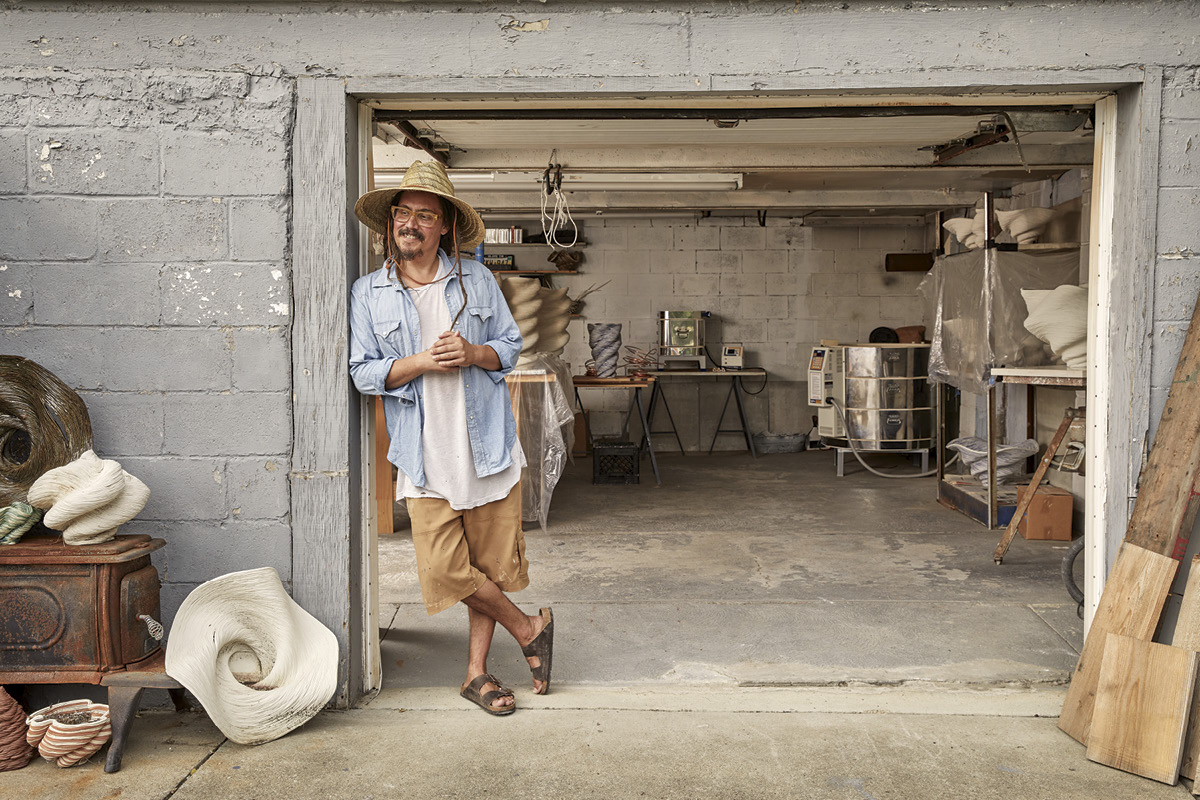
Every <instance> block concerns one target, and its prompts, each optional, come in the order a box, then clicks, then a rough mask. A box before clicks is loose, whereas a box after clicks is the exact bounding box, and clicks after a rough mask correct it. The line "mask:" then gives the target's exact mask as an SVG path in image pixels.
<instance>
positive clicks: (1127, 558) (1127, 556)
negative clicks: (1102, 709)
mask: <svg viewBox="0 0 1200 800" xmlns="http://www.w3.org/2000/svg"><path fill="white" fill-rule="evenodd" d="M1178 566H1179V562H1177V561H1175V560H1174V559H1172V558H1171V557H1170V556H1165V555H1162V554H1160V553H1154V552H1151V551H1149V550H1146V549H1145V548H1142V547H1138V546H1137V545H1133V544H1130V543H1128V542H1125V543H1123V544H1122V545H1121V550H1120V551H1119V552H1118V553H1117V561H1116V563H1115V564H1113V568H1112V573H1111V574H1109V576H1108V581H1107V582H1106V583H1105V585H1104V594H1103V595H1102V596H1101V597H1100V605H1099V607H1098V608H1097V609H1096V615H1095V617H1093V618H1092V627H1091V629H1090V630H1089V631H1088V636H1087V639H1085V640H1084V643H1083V652H1082V653H1080V655H1079V662H1078V663H1077V664H1076V665H1075V674H1074V675H1073V676H1072V677H1071V685H1070V687H1069V688H1068V689H1067V699H1066V702H1064V703H1063V710H1062V715H1061V716H1060V717H1059V720H1058V727H1059V728H1061V729H1062V730H1063V731H1064V732H1066V733H1067V734H1068V735H1069V736H1071V737H1072V738H1074V739H1077V740H1078V741H1080V742H1082V743H1083V744H1088V729H1089V727H1090V726H1091V721H1092V709H1093V707H1094V705H1095V702H1096V684H1097V683H1098V681H1099V680H1100V665H1101V662H1102V660H1103V658H1104V646H1105V640H1106V637H1107V636H1108V634H1110V633H1116V634H1121V635H1123V636H1132V637H1133V638H1135V639H1142V640H1145V641H1149V640H1150V639H1151V638H1153V636H1154V631H1155V629H1156V628H1157V627H1158V618H1159V615H1160V614H1161V613H1162V607H1163V603H1165V602H1166V599H1167V593H1168V592H1170V590H1171V582H1172V581H1173V580H1174V579H1175V570H1176V568H1177V567H1178Z"/></svg>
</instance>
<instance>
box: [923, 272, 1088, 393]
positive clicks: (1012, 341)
mask: <svg viewBox="0 0 1200 800" xmlns="http://www.w3.org/2000/svg"><path fill="white" fill-rule="evenodd" d="M1078 283H1079V252H1078V251H1077V250H1064V251H1054V252H1049V253H1028V252H1014V251H1004V250H994V249H989V250H973V251H970V252H967V253H957V254H955V255H951V256H942V257H940V258H938V259H937V260H936V261H935V262H934V264H933V268H932V269H931V270H930V271H929V274H928V275H927V276H926V277H925V280H923V281H922V282H921V285H920V287H919V289H918V291H919V292H920V293H921V294H922V296H924V298H925V300H926V302H927V303H928V305H929V307H930V314H929V316H930V319H932V320H933V334H932V347H931V348H930V352H929V379H930V380H931V381H937V382H939V383H948V384H950V385H951V386H954V387H955V388H958V389H961V390H963V391H968V392H972V393H974V394H983V393H984V392H985V391H986V390H987V387H988V384H989V383H990V382H991V372H992V368H993V367H1001V366H1003V367H1036V366H1041V365H1043V364H1054V363H1061V362H1058V361H1057V359H1056V358H1055V357H1054V354H1053V353H1051V352H1050V350H1049V349H1048V348H1047V347H1046V346H1045V344H1044V343H1043V342H1042V341H1041V340H1040V339H1038V338H1037V337H1036V336H1034V335H1033V334H1032V333H1030V332H1029V331H1027V330H1025V324H1024V323H1025V318H1026V317H1027V316H1028V315H1029V314H1028V311H1027V309H1026V308H1025V300H1024V299H1023V298H1022V297H1021V290H1022V289H1053V288H1055V287H1056V286H1061V285H1063V284H1071V285H1077V284H1078Z"/></svg>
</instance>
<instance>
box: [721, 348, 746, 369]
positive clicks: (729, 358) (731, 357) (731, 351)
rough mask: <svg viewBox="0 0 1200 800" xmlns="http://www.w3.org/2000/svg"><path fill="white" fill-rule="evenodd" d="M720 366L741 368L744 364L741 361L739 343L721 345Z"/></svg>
mask: <svg viewBox="0 0 1200 800" xmlns="http://www.w3.org/2000/svg"><path fill="white" fill-rule="evenodd" d="M721 366H722V367H724V368H725V369H741V368H742V367H743V366H745V364H744V363H743V361H742V346H741V345H740V344H727V345H722V347H721Z"/></svg>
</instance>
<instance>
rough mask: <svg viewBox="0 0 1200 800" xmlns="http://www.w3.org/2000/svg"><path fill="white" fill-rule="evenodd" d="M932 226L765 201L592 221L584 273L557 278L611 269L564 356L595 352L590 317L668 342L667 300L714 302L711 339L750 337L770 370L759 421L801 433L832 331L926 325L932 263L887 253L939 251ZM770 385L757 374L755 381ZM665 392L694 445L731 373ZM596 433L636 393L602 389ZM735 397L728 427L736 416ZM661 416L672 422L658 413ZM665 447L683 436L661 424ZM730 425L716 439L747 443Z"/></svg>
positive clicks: (751, 408)
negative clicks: (748, 206) (809, 216)
mask: <svg viewBox="0 0 1200 800" xmlns="http://www.w3.org/2000/svg"><path fill="white" fill-rule="evenodd" d="M926 235H927V231H926V230H925V228H924V227H923V226H897V225H877V226H865V227H860V226H849V227H842V226H823V227H814V226H806V225H804V224H803V222H802V220H801V219H800V218H798V217H786V216H781V217H772V216H770V215H768V217H767V218H766V224H765V225H762V226H760V225H759V223H758V219H757V216H756V215H754V214H748V215H745V214H726V215H716V214H714V215H712V216H708V217H704V218H699V219H698V218H695V217H691V216H685V217H679V216H670V215H662V216H658V217H655V216H646V217H609V218H596V219H589V220H587V221H586V222H585V223H583V236H584V238H585V239H586V241H587V242H588V247H587V248H586V249H585V250H584V251H583V252H584V262H583V264H582V265H581V266H580V273H579V274H578V275H576V276H572V277H565V278H559V279H557V280H558V282H559V285H567V286H569V287H570V289H571V292H570V293H572V294H574V293H578V292H579V291H582V290H583V289H585V288H586V287H587V286H589V285H591V284H593V283H602V282H604V281H610V283H609V284H608V285H607V286H605V287H604V288H603V289H602V290H600V291H599V292H596V293H594V294H592V295H589V296H588V297H587V299H586V306H585V309H584V319H581V320H576V321H573V322H572V323H571V328H570V331H571V341H570V343H569V344H568V346H567V350H566V352H565V353H564V357H565V358H566V359H567V360H568V361H570V362H571V363H572V365H573V366H574V367H575V369H576V371H577V372H580V371H582V366H583V363H584V362H585V361H587V360H588V359H589V358H590V357H591V353H590V350H589V348H588V344H587V323H588V322H619V323H621V324H622V341H623V343H624V344H627V345H634V346H636V347H639V348H643V349H648V348H651V347H654V346H656V345H657V343H658V312H659V311H660V310H668V309H671V310H674V309H679V310H688V309H695V310H708V311H712V312H713V318H712V319H711V320H710V321H709V322H708V324H707V328H706V338H707V341H708V347H709V351H710V352H711V353H712V354H713V355H714V356H716V355H717V354H718V353H719V352H720V351H719V346H720V345H721V344H722V343H741V344H743V345H744V347H745V353H746V364H747V366H760V367H764V368H765V369H766V370H767V371H768V372H769V373H770V379H769V382H768V384H767V387H766V391H764V392H763V393H761V394H757V395H754V396H752V397H750V398H749V401H748V405H747V414H748V416H749V419H750V425H751V428H752V430H753V432H755V433H758V432H763V431H770V432H773V433H802V432H806V431H808V430H809V428H810V427H811V426H812V415H813V413H815V411H814V410H813V409H812V408H811V407H809V406H808V405H807V402H806V397H807V366H808V358H809V354H810V348H811V347H812V346H813V345H815V344H816V343H817V342H818V341H820V340H821V339H838V340H840V341H844V342H852V341H867V338H868V336H869V334H870V332H871V330H872V329H874V328H876V327H879V326H881V325H887V326H891V327H896V326H902V325H920V324H926V321H925V315H926V311H925V307H924V304H923V302H922V301H921V299H920V298H919V297H918V295H917V286H918V284H919V283H920V281H921V280H922V278H924V275H925V273H911V272H910V273H905V272H894V273H889V272H885V271H884V268H883V261H884V255H885V254H886V253H891V252H921V251H924V250H927V245H926ZM758 387H759V381H758V380H757V379H747V380H746V388H747V390H748V391H755V390H756V389H758ZM663 391H664V392H665V393H666V396H667V399H668V402H669V403H670V407H671V412H672V415H673V416H674V418H675V422H676V426H677V428H678V429H679V431H680V436H681V438H682V439H683V445H684V449H685V450H689V451H690V450H696V449H703V450H707V449H708V447H709V445H710V444H711V442H712V437H713V433H714V431H715V430H716V428H717V418H718V416H719V415H720V413H721V406H722V404H723V403H724V402H725V398H726V396H727V394H728V391H729V382H728V381H725V380H718V379H713V378H696V379H687V378H681V377H676V378H669V379H666V380H664V383H663ZM588 394H589V396H588V397H585V398H584V402H585V403H586V404H587V405H588V408H589V409H594V412H593V413H594V414H596V419H595V420H594V426H595V429H596V432H597V433H601V434H605V433H616V432H617V429H618V428H619V419H620V413H619V412H623V409H624V407H625V403H627V402H628V398H626V397H619V396H617V394H618V393H615V392H599V391H592V392H589V393H588ZM734 414H735V411H734V408H733V406H732V404H731V405H730V409H729V411H728V416H727V417H726V421H725V424H724V425H723V427H725V428H730V427H735V426H736V422H735V416H734ZM656 420H661V423H660V422H659V421H656V422H655V428H656V429H657V428H660V427H664V426H665V418H664V417H662V416H656ZM656 441H658V442H661V444H662V446H663V448H664V449H667V450H670V449H672V448H674V447H675V444H674V441H673V440H672V439H671V438H670V437H665V436H664V437H660V438H659V439H656ZM744 446H745V444H744V442H743V441H742V440H741V438H740V437H738V436H736V435H721V436H719V437H718V441H717V443H716V447H717V449H741V448H744Z"/></svg>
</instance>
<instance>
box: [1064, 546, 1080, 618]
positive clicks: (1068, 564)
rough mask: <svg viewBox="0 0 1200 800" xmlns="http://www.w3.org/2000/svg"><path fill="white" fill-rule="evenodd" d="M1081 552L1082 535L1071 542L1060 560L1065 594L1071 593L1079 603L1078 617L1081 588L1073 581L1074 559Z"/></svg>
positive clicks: (1072, 597) (1073, 598)
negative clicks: (1065, 587) (1065, 589)
mask: <svg viewBox="0 0 1200 800" xmlns="http://www.w3.org/2000/svg"><path fill="white" fill-rule="evenodd" d="M1082 552H1083V537H1082V536H1080V537H1079V538H1078V539H1076V540H1075V541H1073V542H1071V546H1070V547H1068V548H1067V554H1066V555H1065V556H1063V560H1062V579H1063V583H1065V584H1066V585H1067V594H1069V595H1071V599H1072V600H1074V601H1075V602H1076V603H1078V604H1079V608H1078V609H1076V613H1077V614H1079V617H1080V619H1082V618H1083V590H1082V589H1080V588H1079V585H1078V584H1077V583H1075V559H1076V558H1078V557H1079V554H1080V553H1082Z"/></svg>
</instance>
